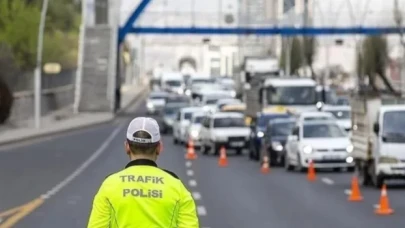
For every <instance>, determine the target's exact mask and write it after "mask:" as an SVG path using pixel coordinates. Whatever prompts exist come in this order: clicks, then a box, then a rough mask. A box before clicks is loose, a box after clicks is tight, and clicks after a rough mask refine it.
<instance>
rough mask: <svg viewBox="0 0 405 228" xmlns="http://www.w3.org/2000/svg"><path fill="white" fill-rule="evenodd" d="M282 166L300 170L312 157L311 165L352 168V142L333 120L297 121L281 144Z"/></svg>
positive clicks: (307, 164) (287, 168) (305, 166)
mask: <svg viewBox="0 0 405 228" xmlns="http://www.w3.org/2000/svg"><path fill="white" fill-rule="evenodd" d="M285 149H286V153H285V168H286V170H288V171H289V170H293V169H294V168H298V169H299V170H300V171H304V170H305V169H306V168H308V166H309V163H310V161H311V160H312V161H313V163H314V167H315V168H334V169H339V170H340V169H341V168H350V169H353V168H354V162H353V157H352V156H351V153H352V152H353V145H352V144H351V142H350V138H349V136H348V134H347V132H346V131H345V130H344V129H343V128H342V127H340V126H339V125H338V124H337V123H336V121H327V120H326V121H325V120H314V121H306V122H298V124H297V125H296V126H295V127H294V128H293V131H292V133H291V135H289V136H288V139H287V143H286V146H285Z"/></svg>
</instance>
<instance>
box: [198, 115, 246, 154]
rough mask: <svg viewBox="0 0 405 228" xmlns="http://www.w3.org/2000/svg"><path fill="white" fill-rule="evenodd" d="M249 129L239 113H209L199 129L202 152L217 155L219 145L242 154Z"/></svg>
mask: <svg viewBox="0 0 405 228" xmlns="http://www.w3.org/2000/svg"><path fill="white" fill-rule="evenodd" d="M250 131H251V130H250V127H248V126H246V124H245V120H244V115H243V114H241V113H234V112H217V113H210V114H208V115H207V116H206V117H205V118H204V120H203V122H202V126H201V130H200V139H201V147H202V148H201V149H202V152H203V154H208V153H209V152H211V153H213V154H215V155H218V154H219V151H220V149H221V147H225V148H226V149H235V150H236V153H237V154H242V150H243V149H245V148H247V145H248V143H247V142H248V140H249V135H250Z"/></svg>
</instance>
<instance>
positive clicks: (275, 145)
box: [271, 142, 283, 151]
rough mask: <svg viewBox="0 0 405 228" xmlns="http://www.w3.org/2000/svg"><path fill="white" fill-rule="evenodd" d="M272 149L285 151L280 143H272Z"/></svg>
mask: <svg viewBox="0 0 405 228" xmlns="http://www.w3.org/2000/svg"><path fill="white" fill-rule="evenodd" d="M271 148H273V150H275V151H282V150H283V145H281V143H280V142H272V143H271Z"/></svg>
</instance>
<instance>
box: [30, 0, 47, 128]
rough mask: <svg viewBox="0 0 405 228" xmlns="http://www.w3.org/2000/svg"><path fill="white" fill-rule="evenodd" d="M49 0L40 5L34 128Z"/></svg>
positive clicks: (38, 110)
mask: <svg viewBox="0 0 405 228" xmlns="http://www.w3.org/2000/svg"><path fill="white" fill-rule="evenodd" d="M48 2H49V0H44V1H43V4H42V11H41V19H40V22H39V31H38V44H37V64H36V67H35V72H34V77H35V78H34V102H35V104H34V107H35V108H34V115H35V128H40V127H41V91H42V89H41V84H42V83H41V82H42V51H43V43H44V30H45V21H46V13H47V11H48Z"/></svg>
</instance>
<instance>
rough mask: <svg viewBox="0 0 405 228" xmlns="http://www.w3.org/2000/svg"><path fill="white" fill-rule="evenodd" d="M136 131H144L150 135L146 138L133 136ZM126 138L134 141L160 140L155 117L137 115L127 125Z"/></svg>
mask: <svg viewBox="0 0 405 228" xmlns="http://www.w3.org/2000/svg"><path fill="white" fill-rule="evenodd" d="M138 131H145V132H147V133H148V134H149V135H150V136H151V137H150V138H148V139H145V138H138V137H134V135H135V133H136V132H138ZM127 139H128V140H129V141H131V142H136V143H157V142H159V141H160V130H159V124H158V123H157V122H156V120H155V119H152V118H149V117H137V118H135V119H133V120H132V121H131V123H129V125H128V129H127Z"/></svg>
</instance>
